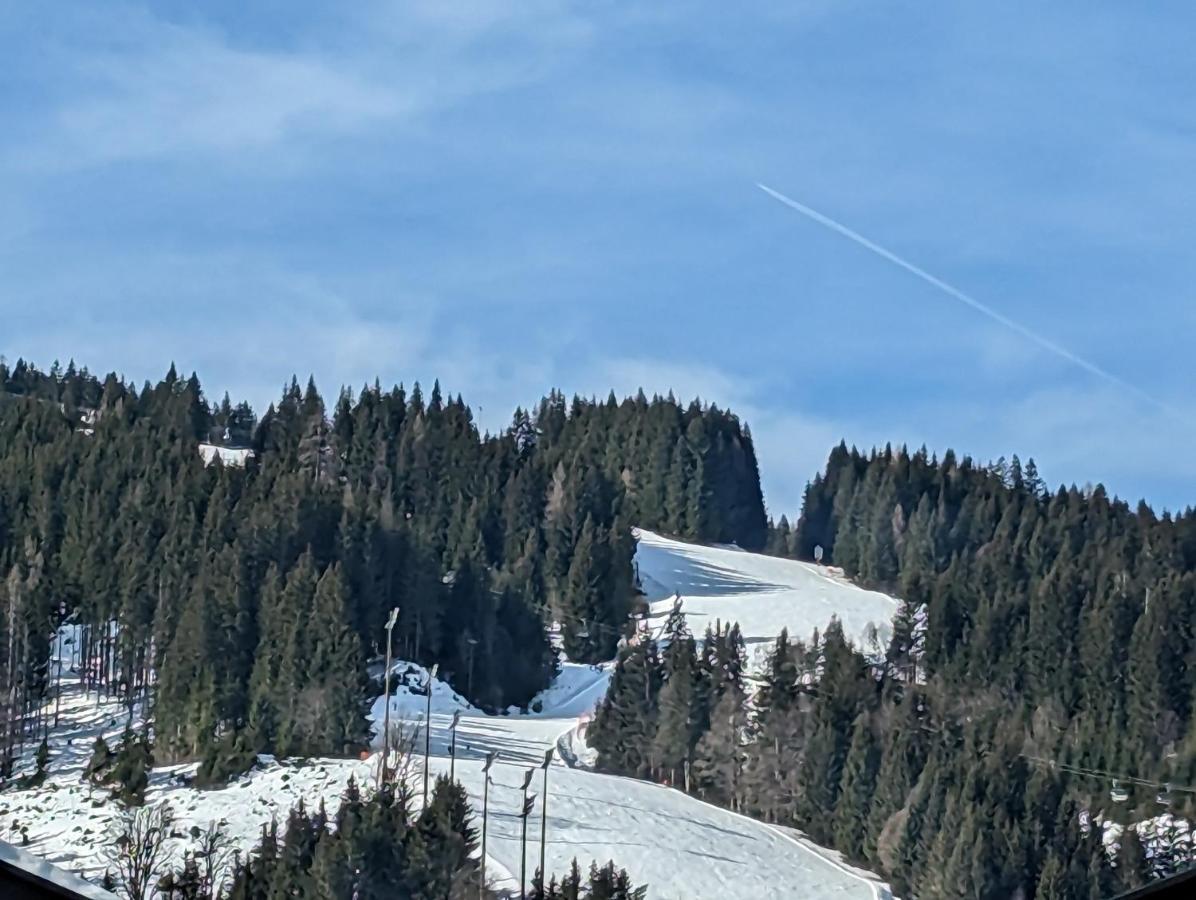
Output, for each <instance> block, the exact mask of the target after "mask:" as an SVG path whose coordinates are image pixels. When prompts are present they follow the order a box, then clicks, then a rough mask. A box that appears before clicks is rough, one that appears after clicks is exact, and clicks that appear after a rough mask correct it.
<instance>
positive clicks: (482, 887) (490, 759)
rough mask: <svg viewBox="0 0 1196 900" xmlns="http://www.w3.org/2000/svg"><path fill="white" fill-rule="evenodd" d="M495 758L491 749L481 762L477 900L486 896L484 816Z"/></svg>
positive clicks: (496, 755)
mask: <svg viewBox="0 0 1196 900" xmlns="http://www.w3.org/2000/svg"><path fill="white" fill-rule="evenodd" d="M497 758H498V753H497V751H494V750H491V751H490V752H489V753H487V754H486V761H485V762H484V763H483V764H482V779H483V780H482V880H481V881H479V882H478V900H485V897H486V818H487V816H488V815H489V813H490V767H491V766H492V765H494V760H495V759H497Z"/></svg>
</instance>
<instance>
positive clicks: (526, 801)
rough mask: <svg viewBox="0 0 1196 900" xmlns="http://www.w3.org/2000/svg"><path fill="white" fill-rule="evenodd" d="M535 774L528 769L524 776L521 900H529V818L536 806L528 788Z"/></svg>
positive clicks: (520, 864) (521, 815) (520, 856)
mask: <svg viewBox="0 0 1196 900" xmlns="http://www.w3.org/2000/svg"><path fill="white" fill-rule="evenodd" d="M535 774H536V770H535V769H528V770H527V774H526V775H524V776H523V810H522V812H521V813H520V816H519V818H521V819H523V837H522V838H521V843H520V849H519V900H527V817H528V814H529V813H530V812H531V811H532V807H533V806H535V805H536V797H535V795H534V794H533V795H532V796H531V797H528V795H527V788H528V785H530V784H531V783H532V778H533V777H535Z"/></svg>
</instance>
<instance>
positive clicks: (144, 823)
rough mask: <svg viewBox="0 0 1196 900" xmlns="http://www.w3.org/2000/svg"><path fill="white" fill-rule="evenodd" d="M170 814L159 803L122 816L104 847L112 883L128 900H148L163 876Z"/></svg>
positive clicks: (166, 858)
mask: <svg viewBox="0 0 1196 900" xmlns="http://www.w3.org/2000/svg"><path fill="white" fill-rule="evenodd" d="M173 821H174V814H173V812H172V811H171V809H170V806H169V805H168V804H167V803H166V802H165V801H163V802H161V803H159V804H157V805H156V806H141V807H138V808H136V809H134V810H132V811H128V812H126V813H125V815H124V817H123V818H122V819H121V821H120V824H119V825H118V826H117V828H118V829H119V832H118V833H117V834H116V835H115V836H114V839H113V840H112V842H111V843H109V845H108V847H107V851H106V852H107V857H108V861H109V862H110V863H111V864H112V867H113V869H114V870H115V871H116V876H115V877H116V883H117V885H118V887H119V888H120V889H121V890H123V891H124V893H125V896H127V897H128V898H129V900H150V898H151V897H152V896H153V890H154V885H156V884H157V883H158V879H159V878H161V877H162V876H163V875H164V874H165V873H166V864H167V862H168V860H169V857H170V854H169V852H168V851H167V849H166V843H167V841H168V840H170V826H171V824H172V823H173Z"/></svg>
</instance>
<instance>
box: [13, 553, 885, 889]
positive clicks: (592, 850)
mask: <svg viewBox="0 0 1196 900" xmlns="http://www.w3.org/2000/svg"><path fill="white" fill-rule="evenodd" d="M669 547H672V550H670V549H669ZM703 549H704V548H699V547H696V546H689V545H685V544H682V543H680V542H669V544H668V545H667V546H666V545H664V544H657V545H654V548H653V549H652V551H651V553H652V555H653V558H654V559H655V560H658V561H661V560H663V561H665V562H666V564H667V561H668V560H669V559H670V558H672V559H673V561H674V563H675V564H676V565H677V566H678V567H680V566H681V565H682V564H683V563H684V562H685V560H686V559H687V558H693V556H694V555H695V554H698V555H700V554H701V553H702V552H703ZM674 554H675V555H674ZM739 556H740V557H743V558H746V557H747V556H748V555H747V554H739ZM728 571H734V570H728ZM662 574H663V573H662ZM741 574H742V577H743V578H745V579H746V578H749V577H751V576H750V575H749V574H748V573H747V572H744V573H741ZM792 599H794V600H800V599H801V593H800V592H799V591H794V593H793V595H792ZM79 637H80V635H79V631H78V629H76V628H66V629H64V630H63V632H62V633H61V635H60V638H59V640H58V641H56V642H55V645H54V646H55V651H56V655H55V659H58V658H61V659H62V661H63V663H64V672H63V691H64V692H63V697H62V704H61V714H62V718H63V721H62V723H61V724H60V726H58V727H57V728H55V729H53V730H52V732H51V739H50V750H51V753H50V764H49V773H50V777H49V779H48V780H47V782H46V783H45V784H44V785H42V786H40V787H38V788H35V789H30V790H23V791H9V792H6V793H4V794H2V795H0V823H2V825H3V827H4V828H5V829H6V830H7V837H8V838H9V839H12V840H16V841H18V842H19V841H20V840H21V835H22V832H23V833H24V834H25V835H26V836H27V839H28V841H29V846H28V849H30V850H32V851H33V852H35V853H36V854H38V855H40V856H43V857H45V858H47V859H49V860H51V861H53V862H56V863H58V864H60V865H62V866H64V867H66V868H69V869H75V870H79V871H82V872H83V873H84V874H86V875H88V876H89V877H91V878H93V879H96V878H99V877H100V876H101V875H102V874H103V871H104V869H105V866H106V861H105V858H104V847H105V846H106V845H107V844H108V843H109V842H110V841H111V839H112V834H113V832H112V829H113V828H114V827H115V825H116V823H117V822H118V821H119V817H120V807H119V805H118V804H117V803H116V802H115V801H105V800H102V799H101V798H102V797H103V792H102V791H96V792H94V797H95V802H92V801H90V800H89V799H88V798H89V796H90V795H92V794H93V792H91V791H89V789H88V787H87V786H86V785H85V784H84V783H83V782H82V780H81V773H82V769H83V766H84V764H85V762H86V760H87V756H88V754H89V753H90V749H91V745H92V742H93V740H94V738H95V736H96V735H97V734H104V735H106V736H107V738H108V739H109V740H110V741H112V740H114V739H115V738H116V737H117V736H119V734H120V732H121V731H122V730H123V728H124V725H125V722H126V716H127V710H126V708H125V707H124V706H123V704H122V703H121V702H120V701H119V700H114V701H113V700H109V701H104V700H98V699H97V698H95V697H94V695H93V696H92V697H86V696H84V694H83V690H82V685H81V684H80V682H79V678H78V674H77V671H73V670H78V669H79V668H80V664H81V658H80V656H79V649H80V646H81V644H80V641H79ZM58 654H61V656H60V657H59V655H58ZM393 672H394V675H395V677H394V682H393V697H392V705H391V715H392V722H395V723H398V722H402V723H405V724H406V725H407V726H408V728H409V729H413V728H416V727H422V724H423V721H424V718H425V709H426V704H427V702H428V701H427V695H426V694H425V693H423V688H424V685H426V684H427V683H428V679H427V672H426V670H424V669H423V668H422V667H420V666H417V665H414V664H411V663H406V662H396V663H395V664H394V666H393ZM609 674H610V670H609V667H592V666H587V665H576V664H570V663H566V664H565V665H564V667H563V668H562V670H561V672H560V674H559V675H558V676H557V678H556V679H555V681H554V683H553V685H552V686H551V687H550V688H549V689H547V690H546V691H544V692H543V693H542V694H540V695H539V696H538V697H537V698H536V699H535V700H534V701H533V702H532V704H531V708H533V709H537V708H538V710H539V711H538V712H528V713H520V712H519V711H518V710H510V711H507V713H505V714H502V715H490V714H487V713H485V712H483V711H482V710H479V709H477V708H476V707H474V706H472V705H471V704H470V703H469V702H468V701H467V700H465V699H464V698H463V697H461V696H460V695H459V694H457V693H456V692H455V691H454V690H453V689H452V688H451V687H449V686H448V685H447V684H445V683H444V682H442V681H440V680H436V681H433V682H432V688H433V690H432V698H431V709H432V732H431V741H430V745H431V753H432V772H433V774H435V773H438V772H447V771H448V770H449V767H450V764H449V749H448V748H449V744H450V740H449V727H450V724H451V720H452V715H453V713H455V712H456V713H460V715H461V719H460V725H459V727H458V732H457V744H458V753H457V760H456V764H455V773H456V776H457V778H458V779H459V780H460V781H461V782H462V784H463V785H464V786H465V787H466V789H467V790H468V792H469V795H470V798H471V800H472V801H473V804H474V806H475V809H476V810H478V811H480V809H481V803H482V790H481V788H482V773H481V763H482V759H483V758H484V756H485V754H486V753H487V752H489V751H497V752H498V753H499V754H500V759H499V762H498V763H497V765H496V766H495V769H494V771H493V776H492V777H493V786H492V788H491V792H490V824H489V835H488V860H487V872H488V873H489V875H490V876H491V877H492V878H493V879H494V881H495V885H496V887H499V888H504V887H505V888H514V887H515V886H516V885H517V878H516V873H518V871H519V850H520V841H519V837H520V834H519V820H518V818H517V816H516V815H515V814H514V813H515V812H516V811H517V810H518V808H519V804H520V797H521V794H520V788H519V785H520V784H521V782H522V774H523V772H524V771H525V770H526V769H527V768H528V767H531V766H535V765H538V764H539V763H540V762H542V760H543V755H544V752H545V751H546V750H548V749H550V748H553V749H555V750H557V751H561V752H557V754H556V759H555V760H554V762H553V765H552V767H551V770H550V772H549V797H550V800H549V804H550V805H549V812H548V815H549V820H548V845H547V863H548V868H549V871H550V872H554V873H562V872H564V871H565V870H566V869H567V867H568V865H569V863H570V861H571V860H572V859H573V858H575V857H576V858H578V859H579V860H581V861H583V863H588V861H589V860H592V859H595V860H600V861H605V860H606V859H612V858H613V859H615V860H617V861H618V863H619V865H620V866H622V867H625V868H626V869H627V870H628V872H629V873H630V874H631V875H632V876H633V878H634V879H635V881H636V882H637V883H647V884H649V886H650V890H649V894H648V896H649V897H650V898H658V900H674V898H675V900H682V898H685V900H691V898H693V900H703V898H710V900H716V898H732V900H738V898H743V900H755V898H761V897H783V896H795V894H794V893H793V892H794V891H797V892H798V894H797V895H800V896H802V897H809V898H814V900H820V898H826V900H831V898H836V900H850V898H860V900H866V898H876V897H880V896H884V895H885V889H884V887H883V885H881V884H880V883H878V882H875V881H874V880H873V879H872V878H871V877H870V876H869V875H868V874H867V873H865V872H862V871H860V870H857V869H853V868H851V867H847V866H844V865H843V864H841V863H840V862H839V861H838V860H837V857H836V855H835V854H834V853H832V852H830V851H827V850H825V849H822V848H819V847H817V846H815V845H814V844H812V843H811V842H809V841H808V840H806V839H804V838H803V837H802V836H801V835H800V834H798V833H795V832H792V831H790V830H788V829H779V828H773V827H771V826H768V825H765V824H762V823H759V822H754V821H752V820H750V819H747V818H745V817H742V816H738V815H736V814H734V813H731V812H727V811H725V810H721V809H719V808H717V807H715V806H711V805H709V804H706V803H703V802H701V801H700V800H697V799H695V798H693V797H689V796H686V795H685V794H683V793H681V792H680V791H677V790H672V789H668V788H664V787H660V786H657V785H653V784H649V783H646V782H641V781H637V780H635V779H628V778H620V777H617V776H613V775H604V774H599V773H595V772H592V771H587V770H586V769H584V768H572V767H570V763H571V762H572V761H573V752H572V751H574V750H576V749H581V750H583V751H584V744H583V743H582V742H580V741H578V740H577V738H576V734H575V731H576V729H577V727H578V725H579V719H580V718H582V717H586V716H587V714H588V713H589V712H590V711H591V710H592V709H593V708H594V706H595V704H596V703H598V702H599V701H600V700H601V699H602V697H603V696H604V694H605V692H606V688H607V684H608V681H609ZM383 707H384V704H383V702H382V700H381V698H379V700H378V701H377V702H376V703H375V704H374V705H373V708H372V709H371V713H370V719H371V721H372V722H373V723H374V728H375V730H376V728H377V725H378V722H379V720H380V719H381V718H382V715H383ZM139 720H140V719H139V716H138V717H137V718H136V719H135V724H136V722H137V721H139ZM409 733H410V731H409ZM374 743H375V745H376V744H377V738H376V731H375V739H374ZM416 747H417V751H418V749H419V748H420V747H422V739H421V740H417V742H416ZM419 756H420V754H419V752H417V753H416V754H415V758H414V759H413V762H412V763H411V766H412V776H413V783H414V785H415V787H416V790H417V792H418V790H419V786H420V784H421V773H422V763H421V760H420V759H419V758H418V757H419ZM378 758H379V754H378V753H377V752H376V750H375V752H374V753H373V754H371V756H370V757H369V758H367V759H362V760H358V759H335V758H325V759H308V760H299V759H284V760H275V759H274V758H272V757H261V758H260V759H259V762H258V765H257V766H256V767H255V768H254V769H253V770H252V771H250V772H249V773H247V774H245V775H243V776H240V777H239V778H237V779H235V780H234V782H233V783H232V784H231V785H230V786H229V787H227V788H224V789H222V790H208V791H202V790H197V789H195V788H191V787H187V786H186V785H185V784H183V783H182V781H183V780H185V779H186V778H188V777H189V776H191V775H193V774H194V771H195V768H196V766H195V765H194V764H190V765H175V766H161V767H158V768H156V769H155V770H154V773H153V774H152V776H151V779H150V788H149V791H148V792H147V802H148V803H150V804H156V803H167V804H169V805H170V806H171V807H172V809H174V811H175V813H176V831H177V832H178V834H179V835H180V837H179V838H178V839H176V840H175V841H174V842H173V843H172V852H173V853H174V854H175V857H176V858H178V857H180V856H181V854H182V853H183V852H184V851H185V850H187V849H189V848H190V847H191V844H192V841H190V840H189V839H188V837H187V834H188V831H189V829H190V828H191V826H192V825H195V826H197V827H199V828H203V827H205V826H206V825H207V824H208V822H210V821H220V822H224V823H226V827H227V831H228V833H229V834H230V835H231V836H232V837H233V838H234V840H235V842H236V844H237V845H238V846H239V847H241V848H242V849H246V850H247V849H248V848H250V847H251V846H252V845H253V843H254V842H255V841H256V839H257V838H258V837H259V834H260V829H261V827H262V825H264V824H267V823H268V822H269V821H271V820H272V819H283V818H285V816H286V813H287V810H288V809H289V808H290V807H291V806H292V805H294V804H295V803H297V802H298V801H300V800H302V801H304V802H305V803H306V804H307V805H308V806H309V808H314V807H315V806H317V805H318V804H320V803H321V802H323V803H324V804H326V806H327V807H328V809H329V810H330V811H332V810H335V808H336V807H337V805H338V803H339V799H340V795H341V793H342V792H343V790H344V788H345V786H346V784H347V783H348V780H349V779H350V778H354V779H356V780H357V782H358V783H359V784H362V785H368V784H371V783H372V781H373V779H374V778H375V776H376V772H377V765H378ZM29 766H30V760H29V758H28V757H26V759H25V761H24V763H23V765H22V769H24V770H27V769H28V768H29ZM541 779H542V775H541V774H540V773H537V777H536V778H535V780H534V781H533V786H532V791H533V793H537V794H539V793H540V792H541V785H542V781H541ZM541 815H542V806H541V805H539V803H538V804H537V806H536V811H535V812H534V813H533V815H532V816H531V817H530V818H529V839H528V844H529V868H534V866H535V865H536V864H537V860H538V854H539V833H540V827H541V820H540V817H541Z"/></svg>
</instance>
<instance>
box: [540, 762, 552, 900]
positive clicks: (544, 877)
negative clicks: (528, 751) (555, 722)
mask: <svg viewBox="0 0 1196 900" xmlns="http://www.w3.org/2000/svg"><path fill="white" fill-rule="evenodd" d="M552 749H553V748H552V747H549V748H548V749H547V750H545V751H544V765H543V766H542V768H543V769H544V796H543V799H541V800H540V894H541V895H543V893H544V885H545V884H546V883H547V881H548V871H547V870H546V869H545V868H544V851H545V848H546V847H547V846H548V766H549V765H550V764H551V763H552Z"/></svg>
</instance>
